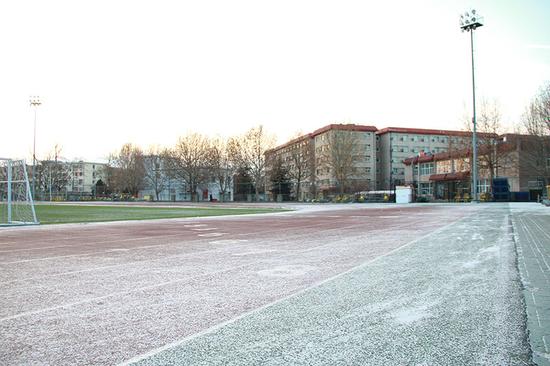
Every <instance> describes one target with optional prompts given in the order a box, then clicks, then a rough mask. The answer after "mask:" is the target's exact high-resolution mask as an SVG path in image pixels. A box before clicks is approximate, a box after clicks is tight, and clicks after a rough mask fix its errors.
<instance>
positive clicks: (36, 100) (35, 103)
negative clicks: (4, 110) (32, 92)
mask: <svg viewBox="0 0 550 366" xmlns="http://www.w3.org/2000/svg"><path fill="white" fill-rule="evenodd" d="M29 103H30V105H31V107H34V133H33V141H32V196H33V197H35V193H36V191H35V183H34V182H35V181H36V111H37V109H38V106H39V105H40V104H42V102H41V101H40V97H38V96H34V97H30V99H29Z"/></svg>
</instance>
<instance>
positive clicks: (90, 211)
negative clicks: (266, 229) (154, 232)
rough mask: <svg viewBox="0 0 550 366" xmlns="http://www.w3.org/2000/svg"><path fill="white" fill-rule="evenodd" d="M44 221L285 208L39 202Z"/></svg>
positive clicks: (128, 218) (85, 220)
mask: <svg viewBox="0 0 550 366" xmlns="http://www.w3.org/2000/svg"><path fill="white" fill-rule="evenodd" d="M35 208H36V216H37V217H38V220H39V221H40V223H41V224H66V223H81V222H103V221H122V220H153V219H169V218H182V217H202V216H225V215H245V214H259V213H273V212H282V211H286V210H282V209H255V208H183V207H135V206H99V205H98V206H92V205H90V206H84V205H83V206H79V205H46V204H45V205H42V204H40V205H36V206H35Z"/></svg>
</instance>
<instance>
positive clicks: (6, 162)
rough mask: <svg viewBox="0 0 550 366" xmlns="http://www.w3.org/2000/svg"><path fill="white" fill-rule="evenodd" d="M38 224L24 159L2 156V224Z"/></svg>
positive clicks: (0, 217) (0, 178) (0, 187)
mask: <svg viewBox="0 0 550 366" xmlns="http://www.w3.org/2000/svg"><path fill="white" fill-rule="evenodd" d="M31 224H38V220H37V219H36V212H35V211H34V203H33V200H32V195H31V189H30V185H29V177H28V175H27V165H26V163H25V161H24V160H11V159H1V158H0V226H6V225H31Z"/></svg>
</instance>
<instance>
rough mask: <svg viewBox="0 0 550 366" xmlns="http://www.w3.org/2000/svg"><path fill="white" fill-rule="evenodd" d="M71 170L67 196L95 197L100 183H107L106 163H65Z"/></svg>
mask: <svg viewBox="0 0 550 366" xmlns="http://www.w3.org/2000/svg"><path fill="white" fill-rule="evenodd" d="M65 164H67V165H68V168H69V181H68V182H67V188H66V190H67V194H68V195H75V196H84V195H89V196H95V193H96V188H97V186H96V185H97V184H98V182H99V183H100V185H101V184H102V183H103V184H105V183H106V176H107V174H106V169H105V168H106V166H107V164H104V163H94V162H86V161H76V162H67V163H65Z"/></svg>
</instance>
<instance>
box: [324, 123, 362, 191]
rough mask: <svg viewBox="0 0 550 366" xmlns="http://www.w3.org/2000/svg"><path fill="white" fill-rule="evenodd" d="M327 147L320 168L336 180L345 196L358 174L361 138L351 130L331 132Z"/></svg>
mask: <svg viewBox="0 0 550 366" xmlns="http://www.w3.org/2000/svg"><path fill="white" fill-rule="evenodd" d="M328 133H329V135H328V142H327V145H326V146H324V147H323V149H322V150H321V152H320V166H321V167H322V168H325V169H328V170H329V171H330V173H331V174H332V176H334V178H335V179H336V182H337V185H338V187H339V191H340V194H344V192H345V190H346V188H348V186H349V183H350V180H351V179H352V178H353V176H354V175H355V174H356V167H355V165H356V164H355V163H356V161H357V160H358V158H359V156H360V155H361V154H360V151H359V138H358V136H357V133H354V131H351V130H336V129H335V130H331V131H329V132H328Z"/></svg>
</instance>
